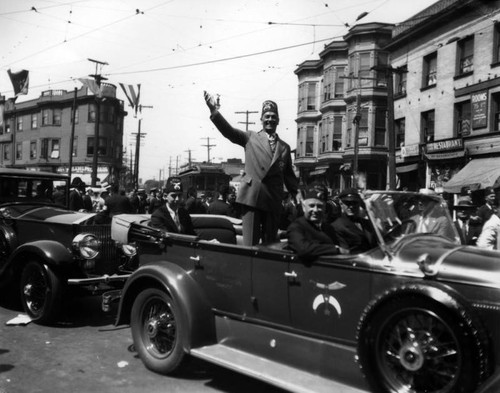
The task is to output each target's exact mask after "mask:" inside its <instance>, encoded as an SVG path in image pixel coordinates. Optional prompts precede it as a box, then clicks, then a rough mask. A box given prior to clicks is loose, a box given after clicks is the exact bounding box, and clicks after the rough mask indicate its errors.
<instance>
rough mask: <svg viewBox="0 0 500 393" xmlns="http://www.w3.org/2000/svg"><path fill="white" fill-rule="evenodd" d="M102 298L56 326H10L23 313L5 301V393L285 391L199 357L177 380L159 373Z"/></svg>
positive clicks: (1, 352)
mask: <svg viewBox="0 0 500 393" xmlns="http://www.w3.org/2000/svg"><path fill="white" fill-rule="evenodd" d="M99 300H100V298H98V297H97V298H85V299H81V300H77V301H75V302H73V304H72V306H71V308H70V309H69V310H68V311H67V312H66V318H64V320H63V321H62V322H61V323H60V324H59V325H58V326H54V327H46V326H39V325H36V324H34V323H30V324H28V325H26V326H6V325H5V323H6V322H7V321H9V320H10V319H12V318H14V317H15V316H17V315H18V314H19V312H20V311H19V310H16V309H14V308H13V306H11V305H8V304H2V303H0V393H35V392H51V393H52V392H79V393H80V392H89V393H90V392H94V393H96V392H110V393H112V392H117V393H118V392H120V393H126V392H148V393H155V392H169V393H175V392H228V393H231V392H270V393H282V392H283V391H282V390H280V389H277V388H274V387H272V386H269V385H267V384H264V383H261V382H260V381H257V380H255V379H252V378H248V377H245V376H243V375H241V374H237V373H234V372H231V371H228V370H226V369H222V368H220V367H216V366H214V365H211V364H209V363H206V362H203V361H200V360H197V359H193V360H192V362H191V363H190V364H189V366H188V367H187V369H186V371H185V372H184V373H183V374H182V375H180V376H179V377H177V378H169V377H165V376H163V375H158V374H154V373H152V372H151V371H149V370H147V369H145V367H144V366H143V364H142V362H141V360H140V359H139V358H138V357H137V354H136V353H135V352H134V349H133V346H132V338H131V335H130V329H129V328H128V327H126V328H124V327H120V328H115V327H114V325H113V317H112V316H111V315H106V314H104V313H103V312H102V311H101V310H100V303H99ZM3 303H5V302H3Z"/></svg>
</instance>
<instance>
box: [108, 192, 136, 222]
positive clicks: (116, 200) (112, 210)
mask: <svg viewBox="0 0 500 393" xmlns="http://www.w3.org/2000/svg"><path fill="white" fill-rule="evenodd" d="M104 205H105V206H106V211H107V213H108V215H109V216H110V217H113V216H115V215H117V214H127V213H128V214H131V213H134V208H133V207H132V204H131V203H130V199H128V197H127V196H126V195H120V194H112V195H111V196H109V197H108V198H106V200H105V201H104Z"/></svg>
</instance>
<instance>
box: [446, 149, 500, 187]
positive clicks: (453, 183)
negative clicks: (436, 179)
mask: <svg viewBox="0 0 500 393" xmlns="http://www.w3.org/2000/svg"><path fill="white" fill-rule="evenodd" d="M499 186H500V157H493V158H478V159H475V160H472V161H470V162H469V163H468V164H467V165H466V166H464V167H463V168H462V169H461V170H460V172H458V173H457V174H456V175H455V176H453V177H452V178H451V180H449V181H447V182H446V183H444V185H443V191H445V192H450V193H459V192H460V190H461V189H462V187H469V188H470V189H471V190H473V191H474V190H480V189H483V188H485V187H495V188H496V187H499Z"/></svg>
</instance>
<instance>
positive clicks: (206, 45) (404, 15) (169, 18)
mask: <svg viewBox="0 0 500 393" xmlns="http://www.w3.org/2000/svg"><path fill="white" fill-rule="evenodd" d="M435 2H436V0H412V1H408V0H405V1H401V0H371V1H366V0H140V1H139V0H73V1H72V0H44V1H40V0H29V1H27V0H0V48H1V50H0V94H2V95H4V96H6V98H10V97H12V96H13V95H14V92H13V89H12V85H11V83H10V80H9V78H8V74H7V70H9V69H10V70H11V71H12V72H17V71H20V70H22V69H26V70H29V72H30V74H29V75H30V87H29V93H28V95H26V96H19V97H18V100H17V102H23V101H26V100H31V99H37V98H38V97H39V96H40V94H41V92H43V91H46V90H51V89H53V90H59V89H62V90H67V91H72V90H73V89H74V88H75V87H78V88H80V87H81V86H82V85H81V83H80V82H79V81H78V78H82V77H83V78H85V77H88V75H89V74H94V73H95V71H96V64H95V63H93V62H91V61H89V60H88V59H94V60H98V61H100V62H105V63H107V64H105V65H103V66H102V67H99V68H98V72H99V73H101V74H102V75H103V76H105V77H106V78H108V79H107V80H106V82H107V83H111V84H114V85H116V86H117V97H118V98H119V99H122V100H123V101H124V102H125V105H126V106H127V108H126V110H127V111H128V113H129V115H128V116H127V117H126V118H125V125H124V149H125V150H126V154H127V157H129V156H130V152H131V151H132V152H135V138H134V137H133V135H132V134H133V133H136V132H137V130H138V119H137V118H134V117H133V111H132V109H131V108H129V107H128V101H127V99H126V96H125V94H124V93H123V91H122V90H121V89H120V87H119V83H124V84H130V85H135V86H137V85H138V84H140V85H141V100H140V104H142V105H143V106H144V108H143V111H142V122H141V133H143V134H145V135H144V138H143V140H142V142H141V148H140V160H139V176H140V178H142V179H143V180H147V179H153V178H155V179H159V178H160V177H161V178H163V179H164V178H165V177H168V175H169V174H173V173H174V171H175V170H176V169H178V168H180V167H181V166H182V165H184V164H186V163H187V162H188V159H189V157H191V160H193V161H207V160H208V158H209V157H210V160H211V162H220V161H223V160H224V161H225V160H227V159H229V158H241V159H243V158H244V152H243V148H242V147H240V146H238V145H234V144H232V143H231V142H229V141H228V140H226V139H225V138H224V137H223V136H222V135H220V134H219V132H218V131H217V130H216V129H215V127H214V126H213V124H212V122H211V121H210V119H209V111H208V108H207V107H206V104H205V101H204V99H203V91H205V90H206V91H208V92H210V93H211V94H213V95H219V97H220V104H221V109H220V112H221V113H222V114H223V115H224V117H225V118H226V119H227V120H228V121H229V122H230V123H231V124H232V125H233V126H235V127H237V128H240V129H246V127H247V125H246V124H245V122H246V121H247V115H246V113H245V112H247V111H249V112H258V113H250V114H249V115H248V116H249V117H248V122H250V123H254V124H249V125H248V128H249V129H250V130H255V131H258V130H260V111H261V105H262V102H263V101H264V100H267V99H271V100H274V101H276V102H277V103H278V107H279V115H280V124H279V126H278V134H279V135H280V137H281V138H282V139H283V140H285V141H286V142H287V143H289V144H290V146H291V147H292V149H293V148H295V146H296V123H295V119H296V117H297V100H298V84H297V76H296V75H295V74H294V70H296V69H297V66H298V65H299V64H301V63H302V62H304V61H306V60H317V59H319V56H318V54H319V53H320V52H321V51H322V50H323V48H324V46H325V45H326V44H328V43H329V42H331V41H332V40H341V39H342V37H343V36H344V35H345V34H347V32H348V31H349V27H347V26H351V27H352V26H354V25H355V24H356V18H357V17H358V16H359V15H361V14H362V13H364V12H367V13H368V14H367V15H366V16H365V17H364V18H363V19H361V20H359V21H358V23H367V22H384V23H395V24H398V23H401V22H403V21H404V20H405V19H408V18H410V17H411V16H413V15H414V14H416V13H418V12H419V11H421V10H423V9H425V8H426V7H428V6H429V5H431V4H433V3H435ZM148 107H151V108H148ZM238 112H239V113H238ZM241 112H243V113H241ZM207 145H209V146H208V147H207Z"/></svg>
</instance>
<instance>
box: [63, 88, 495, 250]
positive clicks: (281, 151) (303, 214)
mask: <svg viewBox="0 0 500 393" xmlns="http://www.w3.org/2000/svg"><path fill="white" fill-rule="evenodd" d="M204 99H205V103H206V105H207V107H208V109H209V111H210V119H211V121H212V122H213V124H214V125H215V127H216V128H217V130H218V131H219V132H220V133H221V134H222V135H223V136H224V137H225V138H227V139H228V140H230V141H231V142H233V143H235V144H238V145H240V146H242V147H243V148H244V151H245V169H244V172H243V175H242V180H241V182H240V186H239V189H238V192H236V189H235V188H234V187H229V186H228V185H222V186H220V187H219V189H217V190H214V191H213V192H209V191H207V192H205V193H204V194H203V195H201V196H199V195H198V191H197V190H196V189H194V188H191V189H189V190H187V192H186V197H187V198H186V199H184V194H183V190H182V183H181V180H180V178H177V177H174V178H169V179H168V181H167V184H166V186H165V188H164V189H160V190H159V189H156V188H154V189H151V190H150V191H149V195H146V193H145V192H144V191H142V192H141V191H139V190H133V191H131V192H130V193H129V194H126V193H125V191H124V190H120V189H119V187H118V186H117V185H113V186H110V187H103V188H101V190H100V192H99V193H98V195H97V193H96V192H95V190H93V189H92V188H89V187H86V185H85V183H84V182H83V181H82V180H81V179H80V178H78V177H77V178H75V179H73V182H72V184H71V193H70V195H69V207H70V209H71V210H76V211H91V212H96V213H98V214H99V215H100V216H102V217H104V218H107V219H109V218H111V217H113V216H114V215H116V214H123V213H148V214H151V225H152V226H153V227H157V228H161V229H164V230H167V231H169V232H179V233H186V234H194V229H193V225H192V222H191V218H190V215H191V214H216V215H226V216H230V217H234V218H241V220H242V231H243V244H244V245H255V244H259V243H272V242H275V241H279V240H280V238H282V237H284V236H287V238H288V243H289V246H290V248H292V249H293V250H295V251H296V252H297V253H298V255H299V256H301V257H302V258H304V259H307V258H315V257H317V256H319V255H324V254H338V253H355V252H363V251H366V250H369V249H370V248H372V247H373V246H374V245H375V235H374V231H373V228H372V225H371V223H370V222H369V220H367V219H366V218H365V217H364V214H363V213H362V212H363V211H364V209H363V200H362V198H361V196H360V195H359V193H358V191H357V190H356V189H353V188H348V189H345V190H343V191H342V192H340V193H339V194H338V195H337V196H335V198H333V197H332V195H328V191H327V188H326V187H325V186H324V185H322V184H320V183H313V184H310V185H308V186H307V187H305V188H303V189H301V190H299V181H298V179H297V177H296V175H295V173H294V171H293V167H292V160H291V149H290V146H289V145H288V144H287V143H285V142H284V141H283V140H281V139H280V138H279V136H278V134H277V132H276V130H277V126H278V124H279V114H278V106H277V104H276V103H275V102H274V101H270V100H266V101H264V103H263V104H262V113H261V123H262V129H261V131H259V132H253V131H242V130H238V129H236V128H233V127H232V126H231V125H230V124H229V123H228V122H227V121H226V120H225V118H224V117H223V116H222V115H221V114H220V112H219V106H218V105H217V102H216V100H215V99H214V97H213V96H212V95H210V94H209V93H207V92H204ZM285 189H286V191H285ZM462 194H463V195H461V196H460V198H459V199H458V202H457V204H456V205H455V206H453V208H454V209H455V211H456V214H454V216H455V217H456V220H455V225H456V228H457V230H458V232H459V234H460V238H461V242H462V243H463V244H471V245H477V246H478V247H483V248H490V249H498V248H499V245H500V235H499V232H500V217H499V213H498V208H497V206H496V194H495V190H494V189H493V188H487V189H486V190H485V204H484V205H483V206H481V207H480V208H479V209H476V206H474V204H473V203H472V199H471V196H470V195H469V194H470V193H467V191H466V190H465V191H464V192H463V193H462ZM423 208H424V207H423ZM422 224H423V220H422ZM436 225H437V224H436Z"/></svg>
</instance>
